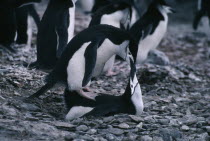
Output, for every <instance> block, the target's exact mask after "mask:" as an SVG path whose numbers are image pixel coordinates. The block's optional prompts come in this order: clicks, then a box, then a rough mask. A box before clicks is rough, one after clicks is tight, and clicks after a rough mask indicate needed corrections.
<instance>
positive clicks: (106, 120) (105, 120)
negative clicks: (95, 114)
mask: <svg viewBox="0 0 210 141" xmlns="http://www.w3.org/2000/svg"><path fill="white" fill-rule="evenodd" d="M112 120H114V117H113V116H109V117H106V118H104V119H103V121H104V122H106V123H107V122H111V121H112Z"/></svg>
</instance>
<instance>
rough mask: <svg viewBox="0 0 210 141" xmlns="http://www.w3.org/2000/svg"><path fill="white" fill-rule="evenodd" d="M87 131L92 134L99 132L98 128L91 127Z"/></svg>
mask: <svg viewBox="0 0 210 141" xmlns="http://www.w3.org/2000/svg"><path fill="white" fill-rule="evenodd" d="M87 133H88V134H91V135H92V134H95V133H97V130H96V129H90V130H88V132H87Z"/></svg>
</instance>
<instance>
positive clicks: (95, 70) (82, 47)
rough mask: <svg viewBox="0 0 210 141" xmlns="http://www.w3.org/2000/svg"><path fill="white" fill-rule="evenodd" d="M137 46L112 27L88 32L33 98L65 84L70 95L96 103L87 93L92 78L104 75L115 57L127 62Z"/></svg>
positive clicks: (74, 41) (68, 50)
mask: <svg viewBox="0 0 210 141" xmlns="http://www.w3.org/2000/svg"><path fill="white" fill-rule="evenodd" d="M113 44H115V46H113ZM107 45H108V46H107ZM136 46H137V44H136V43H135V41H134V40H132V37H131V36H130V34H129V33H128V32H126V31H124V30H121V29H119V28H115V27H113V26H110V25H96V26H92V27H90V28H87V29H85V30H83V31H82V32H80V33H79V34H78V35H76V36H75V37H74V38H73V39H72V40H71V41H70V42H69V44H68V45H67V48H66V49H65V50H64V52H63V54H62V55H61V58H60V59H59V61H58V62H57V64H56V66H55V68H54V69H53V70H52V72H51V73H50V74H49V75H48V76H47V80H46V81H47V82H46V84H45V86H43V87H42V88H41V89H40V90H39V91H37V92H36V93H35V94H33V95H31V96H30V97H29V98H33V97H38V96H40V95H42V94H43V93H45V92H46V91H47V90H48V89H50V88H51V87H53V86H54V85H55V84H56V83H57V82H59V81H63V82H64V83H65V84H67V89H68V90H69V91H76V92H77V93H78V94H79V95H81V96H83V97H86V98H88V99H93V98H92V97H91V93H90V92H84V91H83V89H84V88H85V87H87V86H88V84H89V83H90V81H91V78H93V77H96V76H98V75H100V74H101V72H102V71H103V68H104V65H105V63H106V62H107V60H108V59H109V58H110V57H111V56H113V55H114V54H118V55H119V56H121V57H122V58H124V59H125V60H127V59H128V53H129V50H131V51H132V52H136V51H137V50H136V49H137V47H136ZM128 47H129V48H128Z"/></svg>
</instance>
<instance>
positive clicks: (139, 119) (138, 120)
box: [129, 115, 144, 123]
mask: <svg viewBox="0 0 210 141" xmlns="http://www.w3.org/2000/svg"><path fill="white" fill-rule="evenodd" d="M129 117H130V118H131V119H132V120H133V121H135V122H138V123H139V122H142V121H144V119H143V118H142V117H140V116H136V115H129Z"/></svg>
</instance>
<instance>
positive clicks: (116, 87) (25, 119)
mask: <svg viewBox="0 0 210 141" xmlns="http://www.w3.org/2000/svg"><path fill="white" fill-rule="evenodd" d="M81 20H84V18H83V17H82V16H77V31H79V30H81V29H82V27H84V25H81V24H79V23H81V22H80V21H81ZM206 30H207V32H208V31H209V33H210V29H209V28H208V27H206V28H205V30H203V28H201V29H199V31H197V32H194V31H193V30H192V29H191V26H190V25H189V23H185V24H177V23H176V24H171V25H170V27H169V30H168V33H167V35H166V37H165V38H164V40H163V41H162V43H161V45H160V46H159V49H160V50H162V51H163V52H165V53H166V55H167V56H168V57H169V59H170V64H169V65H167V66H160V65H154V64H149V63H147V64H145V65H142V66H140V67H139V71H138V77H139V81H140V84H141V88H142V92H143V99H144V104H145V110H144V113H143V114H142V115H141V116H139V117H138V116H134V115H127V114H120V115H114V116H109V117H97V118H96V117H94V118H80V119H76V120H73V121H71V122H66V121H65V120H64V116H65V113H66V111H65V106H64V102H63V95H62V94H63V87H62V86H58V87H56V88H54V89H52V90H50V91H48V92H47V93H46V94H45V95H44V96H41V98H40V99H36V100H34V102H33V103H27V102H24V101H23V98H25V97H27V96H29V95H30V94H32V93H34V92H35V91H36V90H38V89H39V88H40V86H42V85H43V84H44V82H43V79H44V76H45V75H46V74H47V72H48V71H42V70H36V69H32V70H30V69H27V68H25V67H23V65H22V63H23V62H24V61H26V62H29V61H30V62H32V61H34V60H35V52H36V51H35V40H34V41H33V45H32V47H25V46H24V47H18V53H16V54H11V53H9V52H5V51H4V50H0V58H1V59H0V64H1V65H0V103H1V104H0V140H1V141H13V140H25V141H29V140H30V141H35V140H56V141H57V140H58V141H59V140H68V141H70V140H75V141H83V140H85V141H86V140H87V141H92V140H93V141H106V140H108V141H110V140H113V141H118V140H119V141H120V140H123V141H134V140H139V141H208V140H209V139H210V138H209V135H210V58H209V57H210V38H209V35H208V34H205V33H204V32H203V31H206ZM119 65H120V66H121V69H117V67H116V66H119ZM115 71H117V72H119V74H118V75H116V76H112V77H107V76H105V75H103V76H101V77H99V78H97V80H96V81H94V82H93V83H92V85H91V87H92V88H94V89H95V92H97V93H106V94H114V95H120V94H122V93H123V92H124V88H125V87H126V84H127V82H126V81H127V79H128V73H129V68H128V66H127V65H126V63H124V62H120V61H118V62H117V63H116V64H115Z"/></svg>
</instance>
